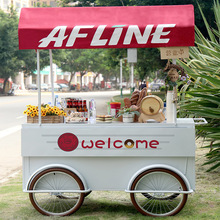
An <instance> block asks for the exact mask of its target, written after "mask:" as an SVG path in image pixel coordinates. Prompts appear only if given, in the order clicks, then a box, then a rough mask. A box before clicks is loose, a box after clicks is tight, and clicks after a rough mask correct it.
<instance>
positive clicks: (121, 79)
mask: <svg viewBox="0 0 220 220" xmlns="http://www.w3.org/2000/svg"><path fill="white" fill-rule="evenodd" d="M122 60H123V59H120V90H121V98H122V97H123V93H122Z"/></svg>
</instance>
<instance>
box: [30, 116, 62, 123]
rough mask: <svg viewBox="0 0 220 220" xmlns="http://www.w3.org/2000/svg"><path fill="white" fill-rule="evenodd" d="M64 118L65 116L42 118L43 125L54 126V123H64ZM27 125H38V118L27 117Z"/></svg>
mask: <svg viewBox="0 0 220 220" xmlns="http://www.w3.org/2000/svg"><path fill="white" fill-rule="evenodd" d="M63 122H64V118H63V116H59V115H46V116H43V117H41V123H42V124H47V123H48V124H54V123H63ZM27 123H38V116H34V117H31V116H27Z"/></svg>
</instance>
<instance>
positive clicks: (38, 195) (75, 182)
mask: <svg viewBox="0 0 220 220" xmlns="http://www.w3.org/2000/svg"><path fill="white" fill-rule="evenodd" d="M30 190H56V192H49V193H45V192H35V193H29V198H30V201H31V203H32V205H33V206H34V208H35V209H36V210H37V211H39V212H40V213H41V214H44V215H55V216H66V215H70V214H72V213H74V212H76V211H77V210H78V209H79V208H80V206H81V205H82V203H83V200H84V193H74V192H62V190H84V185H83V183H82V181H81V180H80V178H79V177H78V176H77V175H76V174H74V173H72V172H71V171H69V170H66V169H63V168H50V169H47V170H44V171H42V172H41V173H39V174H38V175H37V176H36V177H35V178H34V179H33V181H32V182H31V184H30Z"/></svg>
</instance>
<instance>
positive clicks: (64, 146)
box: [58, 133, 79, 151]
mask: <svg viewBox="0 0 220 220" xmlns="http://www.w3.org/2000/svg"><path fill="white" fill-rule="evenodd" d="M78 143H79V140H78V138H77V137H76V135H74V134H72V133H64V134H62V135H61V136H60V137H59V139H58V146H59V147H60V149H61V150H63V151H73V150H75V149H76V148H77V146H78Z"/></svg>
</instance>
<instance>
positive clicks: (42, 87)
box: [41, 83, 49, 91]
mask: <svg viewBox="0 0 220 220" xmlns="http://www.w3.org/2000/svg"><path fill="white" fill-rule="evenodd" d="M48 89H49V87H48V85H47V84H45V83H44V84H41V90H43V91H48Z"/></svg>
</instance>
